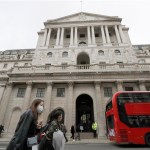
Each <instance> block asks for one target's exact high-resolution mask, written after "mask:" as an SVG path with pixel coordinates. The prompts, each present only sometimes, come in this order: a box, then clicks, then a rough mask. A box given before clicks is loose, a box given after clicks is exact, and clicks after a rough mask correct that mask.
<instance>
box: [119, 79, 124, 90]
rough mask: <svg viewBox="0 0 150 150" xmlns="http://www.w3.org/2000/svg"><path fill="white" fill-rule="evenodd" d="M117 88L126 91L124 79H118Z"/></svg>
mask: <svg viewBox="0 0 150 150" xmlns="http://www.w3.org/2000/svg"><path fill="white" fill-rule="evenodd" d="M117 90H118V91H124V90H123V81H117Z"/></svg>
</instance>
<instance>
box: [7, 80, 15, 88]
mask: <svg viewBox="0 0 150 150" xmlns="http://www.w3.org/2000/svg"><path fill="white" fill-rule="evenodd" d="M13 84H14V82H12V81H10V82H7V83H6V85H7V86H9V87H11V86H13Z"/></svg>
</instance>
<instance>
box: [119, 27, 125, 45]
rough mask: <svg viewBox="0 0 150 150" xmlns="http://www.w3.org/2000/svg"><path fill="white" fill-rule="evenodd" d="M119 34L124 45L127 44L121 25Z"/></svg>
mask: <svg viewBox="0 0 150 150" xmlns="http://www.w3.org/2000/svg"><path fill="white" fill-rule="evenodd" d="M119 33H120V37H121V40H122V43H125V38H124V34H123V31H122V26H121V25H120V26H119Z"/></svg>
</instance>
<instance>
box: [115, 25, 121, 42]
mask: <svg viewBox="0 0 150 150" xmlns="http://www.w3.org/2000/svg"><path fill="white" fill-rule="evenodd" d="M115 33H116V37H117V42H118V43H119V44H120V43H121V40H120V36H119V32H118V28H117V25H115Z"/></svg>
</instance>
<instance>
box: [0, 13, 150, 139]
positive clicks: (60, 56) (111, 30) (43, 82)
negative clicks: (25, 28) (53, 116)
mask: <svg viewBox="0 0 150 150" xmlns="http://www.w3.org/2000/svg"><path fill="white" fill-rule="evenodd" d="M121 22H122V19H121V18H119V17H116V16H105V15H99V14H92V13H85V12H80V13H76V14H73V15H69V16H64V17H61V18H58V19H53V20H47V21H46V22H44V29H42V30H40V31H39V32H38V41H37V45H36V48H35V49H17V50H4V51H0V124H3V125H4V126H5V129H6V132H7V134H12V133H13V132H14V130H15V128H16V124H17V122H18V120H19V117H20V115H21V114H22V113H23V112H24V111H25V110H26V109H27V108H28V107H29V106H30V105H31V103H32V101H33V100H34V99H37V98H40V99H43V100H44V102H45V111H44V121H46V119H47V116H48V114H49V113H50V112H51V111H52V110H54V109H59V110H61V111H62V113H63V116H64V123H65V125H66V126H67V129H68V132H69V131H70V127H71V126H72V125H75V126H77V125H79V124H82V125H83V127H84V130H83V132H91V124H92V122H93V121H96V122H97V123H98V131H97V132H98V135H99V137H101V136H105V132H106V125H105V105H106V103H107V101H108V100H109V99H110V98H111V96H112V95H113V93H115V92H117V91H139V90H141V91H145V90H147V91H148V90H150V45H132V43H131V40H130V36H129V34H128V30H129V28H128V27H126V26H125V25H122V23H121ZM139 36H140V35H139ZM141 38H142V37H141ZM16 42H17V41H16ZM8 44H9V43H8Z"/></svg>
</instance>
